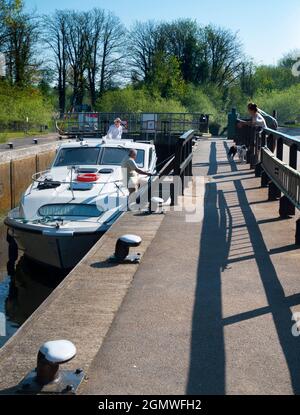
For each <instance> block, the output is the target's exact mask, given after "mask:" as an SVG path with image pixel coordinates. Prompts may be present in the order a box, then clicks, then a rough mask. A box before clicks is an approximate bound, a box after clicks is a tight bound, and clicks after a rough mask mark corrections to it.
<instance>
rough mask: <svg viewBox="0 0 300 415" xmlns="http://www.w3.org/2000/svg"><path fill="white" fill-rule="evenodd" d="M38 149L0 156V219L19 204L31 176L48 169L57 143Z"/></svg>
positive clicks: (17, 151)
mask: <svg viewBox="0 0 300 415" xmlns="http://www.w3.org/2000/svg"><path fill="white" fill-rule="evenodd" d="M39 147H40V148H38V147H37V146H36V147H35V148H34V149H32V150H31V149H23V152H21V150H16V151H15V152H12V153H11V154H7V153H3V154H1V155H0V218H1V217H3V216H5V215H6V214H7V212H8V211H9V210H10V209H12V208H14V207H16V206H17V205H18V204H19V201H20V198H21V196H22V193H23V192H24V191H25V190H26V188H27V187H28V186H29V185H30V183H31V181H32V175H33V174H35V173H37V172H39V171H45V170H47V169H48V168H49V167H50V165H51V163H52V161H53V159H54V157H55V153H56V147H57V143H54V144H50V145H46V146H45V145H44V146H39Z"/></svg>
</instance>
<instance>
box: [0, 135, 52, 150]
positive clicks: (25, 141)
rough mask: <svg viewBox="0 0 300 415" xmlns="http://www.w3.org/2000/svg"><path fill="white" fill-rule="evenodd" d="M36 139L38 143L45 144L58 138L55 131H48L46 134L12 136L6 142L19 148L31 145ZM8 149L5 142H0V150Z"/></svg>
mask: <svg viewBox="0 0 300 415" xmlns="http://www.w3.org/2000/svg"><path fill="white" fill-rule="evenodd" d="M34 139H37V140H38V143H39V144H47V143H52V142H54V141H57V140H58V134H57V133H49V134H47V135H43V136H41V137H39V136H31V137H24V138H14V139H12V140H8V142H10V143H13V145H14V148H17V149H21V148H27V147H32V146H33V140H34ZM8 151H10V149H9V147H8V145H7V143H0V152H8Z"/></svg>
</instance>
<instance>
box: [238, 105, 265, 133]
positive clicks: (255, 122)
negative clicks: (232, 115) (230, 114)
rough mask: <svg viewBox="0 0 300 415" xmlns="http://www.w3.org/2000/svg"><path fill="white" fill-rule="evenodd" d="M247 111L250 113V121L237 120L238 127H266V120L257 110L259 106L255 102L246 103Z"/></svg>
mask: <svg viewBox="0 0 300 415" xmlns="http://www.w3.org/2000/svg"><path fill="white" fill-rule="evenodd" d="M248 112H249V114H250V115H251V120H250V121H242V120H239V123H238V127H239V128H243V127H245V126H249V127H260V128H267V123H266V120H265V119H264V117H263V116H262V115H261V113H260V112H259V108H258V106H257V105H256V104H254V103H250V104H248Z"/></svg>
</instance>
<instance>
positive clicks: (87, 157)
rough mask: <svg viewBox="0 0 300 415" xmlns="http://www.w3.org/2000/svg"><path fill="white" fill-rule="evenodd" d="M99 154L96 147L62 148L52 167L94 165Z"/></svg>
mask: <svg viewBox="0 0 300 415" xmlns="http://www.w3.org/2000/svg"><path fill="white" fill-rule="evenodd" d="M99 153H100V149H99V148H97V147H78V148H62V149H61V150H60V151H59V153H58V155H57V158H56V161H55V164H54V167H64V166H78V165H80V166H84V165H86V166H90V165H96V164H98V163H97V162H98V158H99Z"/></svg>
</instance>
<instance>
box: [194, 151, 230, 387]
mask: <svg viewBox="0 0 300 415" xmlns="http://www.w3.org/2000/svg"><path fill="white" fill-rule="evenodd" d="M217 169H218V163H217V151H216V144H215V143H212V144H211V153H210V167H209V172H208V174H209V175H213V174H216V172H217ZM228 213H229V210H228V207H227V205H226V202H225V198H224V195H223V193H222V192H218V191H217V185H216V183H208V184H207V185H206V192H205V199H204V221H203V228H202V236H201V241H200V258H199V264H198V271H197V274H198V275H197V280H198V281H197V288H196V293H195V306H194V314H193V322H192V341H191V357H190V370H189V377H188V384H187V389H186V393H187V394H189V395H192V394H195V395H197V394H204V395H205V394H206V395H209V394H219V395H223V394H225V351H224V334H223V326H222V301H221V271H222V269H223V268H224V264H225V263H226V260H227V258H228V254H229V249H230V238H231V236H230V234H229V235H227V228H229V229H231V228H232V226H231V225H230V223H227V219H226V216H227V215H228Z"/></svg>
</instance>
